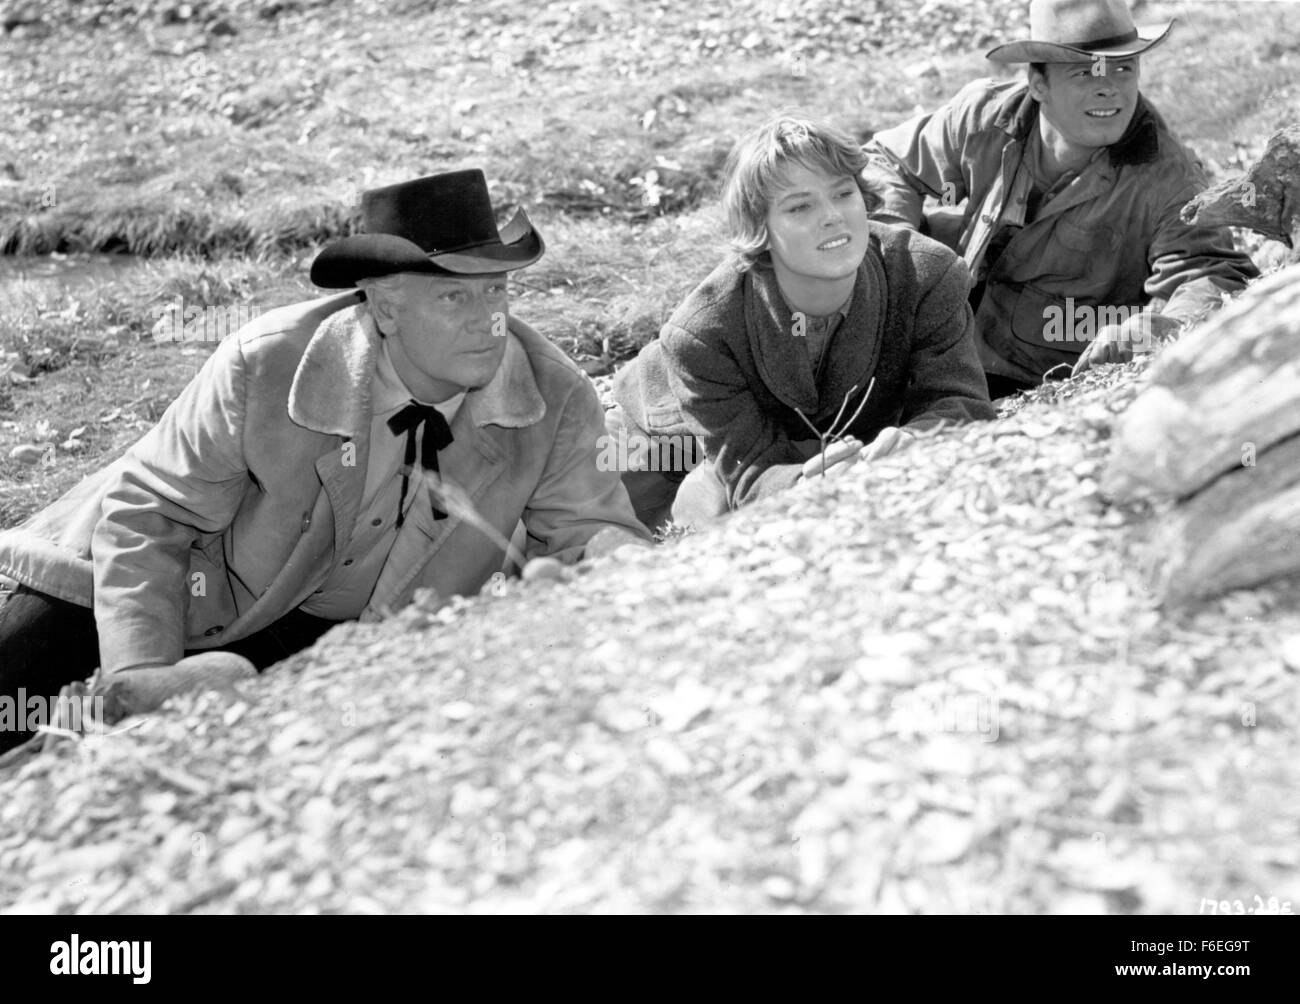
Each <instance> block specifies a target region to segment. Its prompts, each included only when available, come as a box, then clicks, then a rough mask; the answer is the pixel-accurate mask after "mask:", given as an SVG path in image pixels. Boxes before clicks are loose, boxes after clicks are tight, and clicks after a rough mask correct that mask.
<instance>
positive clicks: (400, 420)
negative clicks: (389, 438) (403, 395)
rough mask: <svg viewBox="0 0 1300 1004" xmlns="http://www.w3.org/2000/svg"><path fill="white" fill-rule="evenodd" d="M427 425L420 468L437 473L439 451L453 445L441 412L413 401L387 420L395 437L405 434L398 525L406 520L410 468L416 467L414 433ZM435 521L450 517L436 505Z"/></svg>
mask: <svg viewBox="0 0 1300 1004" xmlns="http://www.w3.org/2000/svg"><path fill="white" fill-rule="evenodd" d="M421 424H423V425H424V438H423V439H422V440H421V441H420V466H421V467H423V468H424V469H425V470H426V471H433V472H434V473H435V474H436V473H438V451H439V450H445V449H446V448H447V447H448V446H450V445H451V441H452V435H451V426H449V425H448V424H447V420H446V419H445V418H443V417H442V412H440V411H439V410H438V409H437V408H435V407H433V405H431V404H416V403H415V402H414V401H412V402H411V403H410V404H408V405H407V406H406V407H405V408H403V409H402V410H401V411H399V412H398V413H397V414H396V415H394V416H393V417H392V418H390V419H389V420H388V427H389V428H390V429H392V430H393V434H394V435H397V436H400V435H401V434H402V433H403V432H405V433H406V456H405V457H404V458H403V459H402V497H401V498H400V499H398V501H397V525H398V526H399V527H400V526H401V525H402V523H404V522H405V521H406V516H405V514H404V513H403V512H402V507H403V506H404V505H405V504H406V490H407V488H408V487H410V484H411V469H412V467H413V466H414V464H415V430H416V429H418V428H419V427H420V425H421ZM433 518H434V519H446V518H447V514H446V513H445V512H443V511H442V510H441V509H439V508H438V507H437V506H434V507H433Z"/></svg>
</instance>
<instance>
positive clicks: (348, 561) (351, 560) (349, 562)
mask: <svg viewBox="0 0 1300 1004" xmlns="http://www.w3.org/2000/svg"><path fill="white" fill-rule="evenodd" d="M354 560H355V559H353V558H349V559H348V560H347V561H345V562H343V564H344V565H350V564H352V562H353V561H354Z"/></svg>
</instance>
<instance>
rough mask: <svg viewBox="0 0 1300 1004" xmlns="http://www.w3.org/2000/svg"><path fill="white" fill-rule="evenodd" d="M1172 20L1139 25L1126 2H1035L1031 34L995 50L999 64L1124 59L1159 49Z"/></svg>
mask: <svg viewBox="0 0 1300 1004" xmlns="http://www.w3.org/2000/svg"><path fill="white" fill-rule="evenodd" d="M1173 25H1174V22H1173V21H1166V22H1165V23H1164V24H1160V25H1150V26H1147V27H1143V28H1140V29H1139V28H1138V27H1137V26H1136V25H1134V23H1133V15H1131V14H1130V13H1129V10H1128V4H1126V3H1125V2H1124V0H1031V2H1030V4H1029V34H1030V35H1031V36H1033V37H1032V38H1030V39H1026V40H1023V41H1019V42H1007V43H1006V44H1004V45H999V46H997V47H995V48H993V49H990V50H989V51H988V53H987V56H988V58H989V59H991V60H993V61H994V62H995V63H1078V62H1091V61H1092V60H1093V59H1095V58H1097V57H1098V56H1106V57H1108V58H1112V59H1123V58H1124V57H1126V56H1136V55H1138V54H1139V53H1143V52H1146V51H1147V50H1148V49H1154V48H1155V47H1156V46H1157V45H1159V44H1160V43H1161V42H1163V41H1164V40H1165V37H1166V36H1167V35H1168V34H1169V29H1170V28H1172V27H1173Z"/></svg>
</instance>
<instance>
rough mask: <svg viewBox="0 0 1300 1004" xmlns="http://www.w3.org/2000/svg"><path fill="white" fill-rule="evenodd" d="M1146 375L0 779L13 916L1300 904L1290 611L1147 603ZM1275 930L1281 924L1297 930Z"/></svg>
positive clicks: (408, 620)
mask: <svg viewBox="0 0 1300 1004" xmlns="http://www.w3.org/2000/svg"><path fill="white" fill-rule="evenodd" d="M1143 366H1144V363H1142V362H1138V363H1134V364H1131V365H1129V366H1127V367H1123V368H1120V367H1110V368H1108V369H1107V370H1106V371H1105V372H1103V373H1100V374H1092V375H1090V376H1089V377H1088V378H1087V379H1086V380H1085V381H1081V382H1079V383H1077V384H1070V385H1056V386H1053V387H1049V388H1045V389H1042V390H1040V391H1038V392H1036V393H1035V394H1034V395H1033V396H1032V397H1031V398H1030V400H1029V401H1028V402H1027V403H1025V404H1024V405H1023V407H1019V410H1017V411H1016V413H1015V414H1011V415H1009V416H1008V417H1006V418H1004V419H1002V420H1000V421H998V422H994V423H986V424H984V425H981V426H973V427H969V428H968V429H965V430H957V431H954V432H949V433H945V434H941V435H940V436H938V437H936V438H933V439H930V440H924V441H921V442H918V443H916V444H913V446H912V447H911V448H910V449H909V450H908V451H907V452H905V453H904V454H901V455H899V456H896V457H892V458H888V459H886V460H883V461H881V462H879V463H877V464H876V465H874V466H872V467H871V468H869V469H868V468H867V467H865V466H861V465H860V466H857V467H854V468H851V469H849V470H847V471H846V472H845V473H844V474H843V475H842V476H837V477H834V478H829V479H827V480H826V482H825V483H823V484H820V485H816V486H812V487H807V488H800V489H797V490H795V491H793V492H791V493H788V494H787V495H786V496H785V497H783V498H781V499H777V500H772V501H771V502H770V503H767V504H764V505H761V506H755V507H753V508H751V509H748V510H745V511H742V512H740V513H738V514H736V515H735V516H734V517H732V518H731V519H729V520H727V521H725V522H724V523H722V524H720V525H718V526H716V527H713V528H710V529H705V530H702V531H700V532H697V533H695V534H692V535H688V536H686V537H683V538H681V539H679V540H677V541H674V542H672V543H669V544H666V545H663V546H661V547H659V548H658V549H656V550H655V551H653V552H651V551H646V552H633V553H631V554H630V555H627V556H622V555H620V556H617V557H616V558H614V559H606V560H604V561H601V562H598V563H593V564H592V565H590V566H588V567H587V568H586V569H584V570H583V571H582V572H581V573H580V574H579V573H573V574H572V578H571V581H568V582H565V583H539V584H530V585H525V584H523V583H520V582H514V583H512V584H509V585H508V586H507V587H506V588H504V589H502V590H501V591H500V592H501V595H498V596H482V597H478V598H475V599H473V600H466V601H461V602H458V603H457V605H456V606H455V607H454V608H453V609H448V610H444V611H442V612H439V613H436V614H431V613H429V612H427V611H424V610H421V609H418V608H412V609H409V610H407V611H404V612H403V613H402V614H401V615H399V616H398V617H397V618H395V619H393V620H392V621H389V622H386V623H384V624H382V625H371V626H365V627H363V626H359V625H352V626H345V627H343V628H339V629H336V630H335V631H334V632H333V633H331V634H330V635H328V636H327V637H326V638H325V639H323V640H322V642H321V643H319V644H318V645H317V646H316V647H314V648H313V649H311V650H309V651H308V652H306V653H303V654H301V655H299V656H298V657H295V658H294V659H292V660H289V661H288V662H286V663H284V664H282V665H281V666H279V667H278V668H276V669H274V670H273V671H272V672H270V673H269V674H268V675H267V676H266V677H264V678H263V679H261V680H259V681H257V682H256V683H253V684H250V685H248V686H247V687H245V688H244V691H243V695H242V697H241V698H240V699H238V700H234V701H233V703H232V702H231V701H230V700H226V699H223V698H220V697H218V696H217V695H207V696H203V697H199V698H194V699H189V700H187V701H184V702H178V703H177V704H175V705H173V706H171V707H170V708H168V709H166V710H165V711H164V712H163V713H161V714H159V715H158V716H155V717H154V718H152V719H150V720H148V721H147V722H145V723H144V724H143V725H142V726H141V727H139V728H135V729H132V730H131V731H129V732H125V733H122V734H119V735H114V736H109V737H103V738H98V739H95V738H92V739H88V740H85V741H83V742H80V743H75V742H73V741H71V740H64V741H61V742H60V745H59V748H58V749H56V750H55V751H53V752H51V753H49V754H47V755H44V756H40V757H36V758H34V759H31V760H30V761H28V762H26V763H23V764H20V765H18V766H16V767H13V768H10V769H9V770H7V771H3V772H0V774H3V775H4V776H3V777H0V904H4V905H5V906H7V907H8V908H9V909H12V910H17V911H35V912H62V913H68V912H84V913H101V912H119V911H131V912H135V911H140V912H154V911H166V912H189V911H195V912H232V911H233V912H266V911H276V912H280V911H285V912H304V911H322V912H336V911H360V912H371V911H373V912H381V911H382V912H391V911H402V912H414V911H439V910H454V911H475V912H496V911H504V910H511V911H548V912H565V911H583V912H586V911H597V912H608V911H636V912H641V911H646V912H649V911H671V912H691V911H767V910H786V911H797V912H834V911H882V912H902V911H922V912H951V911H957V912H995V913H996V912H1035V913H1037V912H1140V913H1189V912H1196V911H1197V910H1198V909H1199V906H1200V900H1201V897H1208V898H1214V899H1225V898H1226V899H1241V900H1243V901H1244V902H1246V903H1247V904H1253V903H1254V900H1253V897H1255V896H1259V897H1260V899H1261V902H1263V903H1265V904H1267V901H1268V899H1269V897H1277V898H1278V901H1279V908H1280V904H1281V903H1282V902H1283V901H1288V900H1289V901H1292V902H1293V903H1294V902H1296V901H1300V882H1297V878H1296V875H1297V870H1296V865H1297V864H1300V860H1298V859H1300V849H1298V846H1297V841H1296V839H1295V836H1296V832H1297V828H1298V827H1300V798H1298V797H1297V794H1296V793H1297V792H1298V791H1300V756H1297V755H1296V754H1297V749H1296V747H1297V741H1296V736H1295V732H1294V729H1293V728H1291V727H1289V723H1293V722H1294V721H1295V720H1296V714H1297V712H1298V711H1300V707H1298V706H1297V705H1298V703H1300V702H1298V700H1297V691H1296V686H1295V682H1296V675H1295V674H1296V669H1297V667H1298V666H1300V616H1298V615H1297V613H1296V603H1295V599H1296V595H1297V590H1296V589H1295V588H1294V587H1291V586H1278V587H1271V588H1265V589H1257V590H1253V591H1250V592H1243V593H1238V594H1234V595H1231V596H1229V597H1227V598H1225V599H1223V600H1220V601H1217V602H1215V603H1212V604H1208V605H1206V606H1204V607H1202V608H1200V609H1198V610H1193V611H1160V610H1157V609H1155V608H1154V606H1153V604H1152V603H1151V601H1150V600H1149V599H1148V598H1147V597H1148V593H1147V591H1146V589H1145V586H1144V582H1143V578H1142V567H1143V561H1144V554H1143V546H1144V542H1145V540H1146V538H1148V536H1149V535H1150V531H1151V528H1152V526H1153V521H1154V520H1157V519H1159V517H1160V513H1159V510H1158V509H1157V510H1142V511H1118V510H1115V509H1111V508H1107V507H1106V505H1105V504H1104V503H1103V502H1102V500H1101V499H1099V497H1098V496H1097V494H1096V482H1095V475H1096V473H1097V471H1098V469H1099V465H1100V464H1101V463H1102V462H1103V461H1104V458H1105V455H1106V451H1107V437H1108V435H1109V430H1110V425H1111V422H1112V419H1113V417H1114V415H1115V413H1116V412H1117V411H1118V410H1120V409H1121V408H1122V407H1123V406H1124V405H1125V404H1126V403H1127V401H1128V400H1130V399H1131V397H1132V395H1133V393H1134V391H1135V388H1136V387H1137V385H1138V381H1139V374H1140V371H1141V370H1142V368H1143ZM1292 909H1294V907H1292Z"/></svg>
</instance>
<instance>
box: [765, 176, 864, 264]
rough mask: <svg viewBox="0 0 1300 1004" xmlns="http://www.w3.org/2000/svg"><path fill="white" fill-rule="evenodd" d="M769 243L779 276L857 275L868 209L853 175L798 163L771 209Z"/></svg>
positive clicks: (768, 215)
mask: <svg viewBox="0 0 1300 1004" xmlns="http://www.w3.org/2000/svg"><path fill="white" fill-rule="evenodd" d="M767 234H768V244H769V247H770V248H771V250H772V261H773V264H774V265H775V266H776V267H777V269H778V271H780V270H782V269H784V270H786V271H788V272H790V273H792V274H793V275H795V276H797V277H799V278H802V279H814V280H817V279H820V280H833V279H843V278H845V277H846V276H850V275H853V274H854V273H855V272H857V270H858V265H860V264H861V263H862V257H863V255H865V254H866V253H867V206H866V203H865V202H864V201H863V199H862V192H861V191H860V190H859V189H858V183H857V182H856V181H855V180H854V179H853V177H852V176H851V175H847V174H845V175H841V176H839V177H835V176H833V175H830V174H827V173H826V172H825V171H822V170H812V169H809V168H807V167H804V166H803V165H802V164H793V165H791V166H790V167H789V168H788V169H787V170H786V172H785V184H783V185H781V186H779V187H778V188H777V189H776V191H775V192H773V193H772V201H771V203H770V205H769V207H768V210H767Z"/></svg>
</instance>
